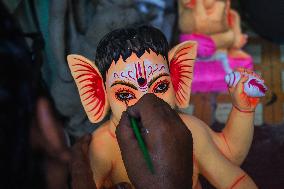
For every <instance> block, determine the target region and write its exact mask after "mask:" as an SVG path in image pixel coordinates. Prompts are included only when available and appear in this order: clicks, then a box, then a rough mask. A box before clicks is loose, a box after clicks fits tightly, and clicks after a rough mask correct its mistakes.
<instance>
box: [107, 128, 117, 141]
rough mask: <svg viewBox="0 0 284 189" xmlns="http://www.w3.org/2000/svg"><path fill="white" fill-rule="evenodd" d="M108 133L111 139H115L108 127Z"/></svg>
mask: <svg viewBox="0 0 284 189" xmlns="http://www.w3.org/2000/svg"><path fill="white" fill-rule="evenodd" d="M108 133H109V135H110V136H111V137H112V138H113V139H116V136H115V134H113V133H112V132H111V130H110V128H109V127H108Z"/></svg>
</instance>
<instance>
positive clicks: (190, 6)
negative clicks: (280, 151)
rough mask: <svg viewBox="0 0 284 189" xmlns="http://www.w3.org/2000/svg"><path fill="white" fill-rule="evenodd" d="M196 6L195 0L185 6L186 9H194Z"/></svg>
mask: <svg viewBox="0 0 284 189" xmlns="http://www.w3.org/2000/svg"><path fill="white" fill-rule="evenodd" d="M195 5H196V0H191V1H190V2H189V3H187V4H186V7H189V8H194V7H195Z"/></svg>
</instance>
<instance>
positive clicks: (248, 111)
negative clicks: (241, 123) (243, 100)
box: [234, 106, 254, 113]
mask: <svg viewBox="0 0 284 189" xmlns="http://www.w3.org/2000/svg"><path fill="white" fill-rule="evenodd" d="M234 108H236V109H237V110H238V111H239V112H242V113H253V112H254V110H241V109H240V108H238V107H237V106H234Z"/></svg>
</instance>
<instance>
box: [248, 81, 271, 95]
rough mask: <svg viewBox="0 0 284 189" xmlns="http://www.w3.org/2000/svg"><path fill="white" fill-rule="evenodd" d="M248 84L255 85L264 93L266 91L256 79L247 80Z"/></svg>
mask: <svg viewBox="0 0 284 189" xmlns="http://www.w3.org/2000/svg"><path fill="white" fill-rule="evenodd" d="M248 85H249V86H251V85H252V86H255V87H257V88H258V89H259V91H260V92H262V93H265V92H266V91H267V89H266V88H265V87H264V86H263V85H262V84H261V83H259V82H258V81H257V79H251V80H250V81H249V82H248Z"/></svg>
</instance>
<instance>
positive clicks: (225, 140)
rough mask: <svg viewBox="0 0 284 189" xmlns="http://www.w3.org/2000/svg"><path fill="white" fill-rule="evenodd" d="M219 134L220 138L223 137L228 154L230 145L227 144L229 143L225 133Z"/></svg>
mask: <svg viewBox="0 0 284 189" xmlns="http://www.w3.org/2000/svg"><path fill="white" fill-rule="evenodd" d="M221 136H222V138H223V140H224V142H225V144H226V145H227V148H228V150H229V152H230V154H232V151H231V149H230V146H229V144H228V141H227V139H226V136H225V134H224V133H221Z"/></svg>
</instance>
